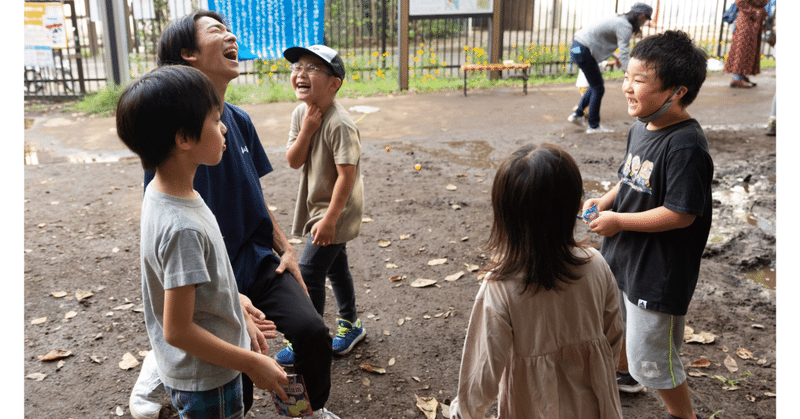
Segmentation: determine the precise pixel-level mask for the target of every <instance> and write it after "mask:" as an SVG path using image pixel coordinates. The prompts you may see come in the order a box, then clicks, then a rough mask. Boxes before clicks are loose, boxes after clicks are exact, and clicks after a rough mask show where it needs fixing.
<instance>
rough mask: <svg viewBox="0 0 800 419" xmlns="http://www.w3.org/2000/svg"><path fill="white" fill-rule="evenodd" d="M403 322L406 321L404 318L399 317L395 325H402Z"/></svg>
mask: <svg viewBox="0 0 800 419" xmlns="http://www.w3.org/2000/svg"><path fill="white" fill-rule="evenodd" d="M405 322H406V319H400V320H398V321H397V325H398V326H402V325H403V323H405Z"/></svg>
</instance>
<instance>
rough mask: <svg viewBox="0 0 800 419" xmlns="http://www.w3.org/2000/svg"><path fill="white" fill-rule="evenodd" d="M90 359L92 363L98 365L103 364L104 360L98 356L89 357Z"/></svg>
mask: <svg viewBox="0 0 800 419" xmlns="http://www.w3.org/2000/svg"><path fill="white" fill-rule="evenodd" d="M89 359H91V360H92V362H95V363H98V364H102V363H103V360H102V359H100V357H99V356H97V355H92V356H90V357H89Z"/></svg>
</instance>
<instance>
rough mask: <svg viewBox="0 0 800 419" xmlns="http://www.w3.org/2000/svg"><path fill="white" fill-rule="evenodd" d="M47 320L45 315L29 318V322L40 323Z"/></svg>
mask: <svg viewBox="0 0 800 419" xmlns="http://www.w3.org/2000/svg"><path fill="white" fill-rule="evenodd" d="M46 321H47V317H39V318H38V319H33V320H31V324H42V323H44V322H46Z"/></svg>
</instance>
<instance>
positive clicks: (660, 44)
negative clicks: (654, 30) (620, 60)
mask: <svg viewBox="0 0 800 419" xmlns="http://www.w3.org/2000/svg"><path fill="white" fill-rule="evenodd" d="M631 58H636V59H637V60H640V61H644V62H645V64H646V65H647V66H648V67H651V66H652V67H653V68H655V70H656V77H658V78H659V80H661V83H662V88H663V89H664V90H675V89H677V88H678V87H679V86H686V88H687V89H688V91H687V92H686V94H685V95H683V97H682V98H681V100H680V104H681V106H683V107H684V108H685V107H687V106H689V105H691V104H692V102H694V100H695V98H697V94H698V93H699V92H700V87H701V86H702V85H703V82H705V80H706V67H707V66H708V55H707V54H706V53H705V51H703V50H702V49H700V48H698V47H696V46H695V45H694V44H693V43H692V38H690V37H689V35H687V34H686V32H683V31H665V32H663V33H660V34H656V35H651V36H648V37H647V38H644V39H642V40H641V41H639V42H637V43H636V45H634V47H633V49H632V50H631Z"/></svg>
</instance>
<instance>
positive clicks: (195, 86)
mask: <svg viewBox="0 0 800 419" xmlns="http://www.w3.org/2000/svg"><path fill="white" fill-rule="evenodd" d="M220 103H221V102H220V99H219V94H218V93H217V90H216V89H215V88H214V85H213V84H212V83H211V80H209V78H208V77H206V75H205V74H203V73H201V72H200V71H199V70H197V69H194V68H192V67H189V66H182V65H175V66H165V67H157V68H156V69H154V70H151V71H150V72H148V73H146V74H145V75H144V76H142V77H139V78H138V79H135V80H133V81H132V82H131V83H130V84H128V86H126V87H125V89H124V90H123V91H122V95H120V98H119V102H117V135H119V138H120V139H121V140H122V142H123V143H125V145H126V146H128V148H130V149H131V151H133V152H134V153H136V154H137V155H139V158H140V159H141V160H142V167H143V168H144V170H147V171H152V170H155V169H156V168H157V167H158V166H160V165H161V164H162V163H164V161H166V160H167V159H168V158H169V156H170V155H171V154H172V150H173V149H174V148H175V135H176V134H181V135H184V136H186V137H187V138H189V139H192V140H195V141H197V140H199V139H200V133H201V132H202V131H203V124H204V122H205V120H206V117H207V116H208V114H209V113H210V112H211V111H212V110H215V109H219V106H220Z"/></svg>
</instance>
